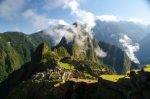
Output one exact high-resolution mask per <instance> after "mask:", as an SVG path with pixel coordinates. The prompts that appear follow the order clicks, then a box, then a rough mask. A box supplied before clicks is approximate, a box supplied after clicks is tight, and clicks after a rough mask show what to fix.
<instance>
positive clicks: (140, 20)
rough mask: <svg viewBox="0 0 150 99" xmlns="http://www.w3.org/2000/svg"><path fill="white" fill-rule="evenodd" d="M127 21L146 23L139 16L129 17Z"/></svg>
mask: <svg viewBox="0 0 150 99" xmlns="http://www.w3.org/2000/svg"><path fill="white" fill-rule="evenodd" d="M127 21H129V22H134V23H142V24H146V23H144V21H143V20H142V19H139V18H135V17H134V18H129V19H128V20H127Z"/></svg>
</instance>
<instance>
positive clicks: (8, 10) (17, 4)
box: [0, 0, 26, 18]
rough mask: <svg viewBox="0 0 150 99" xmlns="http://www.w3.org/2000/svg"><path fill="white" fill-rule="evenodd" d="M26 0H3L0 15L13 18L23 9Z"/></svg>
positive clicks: (0, 3) (0, 2) (0, 5)
mask: <svg viewBox="0 0 150 99" xmlns="http://www.w3.org/2000/svg"><path fill="white" fill-rule="evenodd" d="M25 1H26V0H15V1H14V0H1V1H0V17H3V18H12V17H14V16H16V15H18V13H19V12H20V11H21V10H22V8H23V6H24V5H25Z"/></svg>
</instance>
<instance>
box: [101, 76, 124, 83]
mask: <svg viewBox="0 0 150 99" xmlns="http://www.w3.org/2000/svg"><path fill="white" fill-rule="evenodd" d="M100 77H102V78H103V79H105V80H109V81H112V82H117V81H118V80H119V79H120V78H124V75H101V76H100Z"/></svg>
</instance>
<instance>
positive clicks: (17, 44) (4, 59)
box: [0, 32, 50, 82]
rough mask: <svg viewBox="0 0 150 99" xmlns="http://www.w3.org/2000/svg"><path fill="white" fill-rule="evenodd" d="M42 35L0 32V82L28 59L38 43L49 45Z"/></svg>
mask: <svg viewBox="0 0 150 99" xmlns="http://www.w3.org/2000/svg"><path fill="white" fill-rule="evenodd" d="M35 35H36V36H35ZM43 36H44V35H43ZM43 36H41V35H38V34H33V35H27V34H24V33H21V32H5V33H0V82H1V81H2V80H3V79H5V78H7V75H8V74H10V73H12V72H13V71H15V70H17V69H19V68H20V67H21V65H23V64H24V63H26V62H28V61H30V58H31V54H32V53H33V52H34V50H35V49H36V47H37V46H38V45H39V44H40V43H42V42H43V41H44V42H47V43H49V45H50V42H49V41H48V39H45V37H46V36H45V37H43Z"/></svg>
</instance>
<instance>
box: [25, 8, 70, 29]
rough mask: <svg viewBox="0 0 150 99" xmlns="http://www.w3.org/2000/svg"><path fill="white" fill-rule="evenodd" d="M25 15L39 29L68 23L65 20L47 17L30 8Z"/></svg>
mask: <svg viewBox="0 0 150 99" xmlns="http://www.w3.org/2000/svg"><path fill="white" fill-rule="evenodd" d="M23 16H24V17H25V18H26V19H27V20H29V21H30V23H31V24H32V25H33V26H34V27H35V28H36V29H38V30H41V29H45V28H48V27H49V26H57V25H68V23H67V22H65V21H64V20H61V19H59V20H57V19H51V18H47V17H46V16H44V15H39V14H37V13H35V12H34V11H33V10H31V9H29V10H27V11H26V12H24V13H23Z"/></svg>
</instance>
